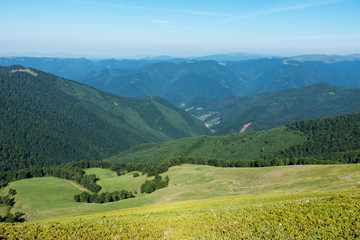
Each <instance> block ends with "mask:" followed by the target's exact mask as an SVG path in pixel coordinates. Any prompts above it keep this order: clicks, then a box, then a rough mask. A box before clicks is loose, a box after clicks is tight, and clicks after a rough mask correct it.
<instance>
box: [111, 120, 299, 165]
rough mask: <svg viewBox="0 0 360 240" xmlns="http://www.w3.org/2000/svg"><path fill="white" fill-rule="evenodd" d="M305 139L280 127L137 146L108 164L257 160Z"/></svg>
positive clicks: (113, 158)
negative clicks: (182, 158) (178, 159)
mask: <svg viewBox="0 0 360 240" xmlns="http://www.w3.org/2000/svg"><path fill="white" fill-rule="evenodd" d="M305 140H306V139H305V137H304V136H303V135H302V134H301V133H298V132H294V131H288V130H286V128H285V127H279V128H275V129H271V130H268V131H263V132H256V133H246V134H239V135H229V136H217V137H206V136H202V137H194V138H184V139H179V140H176V141H172V142H166V143H159V144H147V145H140V146H135V147H133V148H131V149H129V150H126V151H124V152H122V153H120V154H119V155H116V156H113V157H110V158H109V159H107V160H108V161H121V162H150V161H159V160H163V159H168V158H171V157H177V156H189V157H190V156H191V157H204V158H216V159H224V160H235V159H255V158H257V157H260V156H262V155H263V154H264V153H274V152H277V151H280V150H282V149H284V148H287V147H289V146H292V145H297V144H301V143H303V142H304V141H305Z"/></svg>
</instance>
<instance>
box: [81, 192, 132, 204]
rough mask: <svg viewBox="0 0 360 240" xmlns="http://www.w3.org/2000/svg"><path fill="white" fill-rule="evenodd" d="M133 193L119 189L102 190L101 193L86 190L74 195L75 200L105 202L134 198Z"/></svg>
mask: <svg viewBox="0 0 360 240" xmlns="http://www.w3.org/2000/svg"><path fill="white" fill-rule="evenodd" d="M134 197H135V195H134V194H133V193H132V192H129V191H126V190H121V191H115V192H103V193H101V194H96V193H93V194H90V193H88V192H82V193H80V194H76V195H75V196H74V200H75V201H76V202H83V203H107V202H116V201H120V200H123V199H128V198H134Z"/></svg>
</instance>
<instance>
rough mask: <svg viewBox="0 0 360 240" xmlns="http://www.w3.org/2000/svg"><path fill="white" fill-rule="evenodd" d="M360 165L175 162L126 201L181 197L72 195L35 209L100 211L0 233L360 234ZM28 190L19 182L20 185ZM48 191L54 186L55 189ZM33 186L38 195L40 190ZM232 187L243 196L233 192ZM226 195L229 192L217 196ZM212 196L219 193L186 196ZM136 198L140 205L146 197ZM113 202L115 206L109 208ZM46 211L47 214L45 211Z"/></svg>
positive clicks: (147, 235) (3, 228) (61, 213)
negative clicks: (165, 182)
mask: <svg viewBox="0 0 360 240" xmlns="http://www.w3.org/2000/svg"><path fill="white" fill-rule="evenodd" d="M93 171H98V170H96V169H95V170H93ZM359 173H360V165H332V166H330V165H328V166H288V167H271V168H252V169H244V168H243V169H224V168H214V167H209V166H193V165H184V166H179V167H174V168H172V169H171V170H170V171H169V172H168V173H167V174H168V175H169V176H170V179H171V185H170V186H169V187H168V188H165V189H162V190H158V191H157V192H154V193H152V194H149V195H147V196H146V197H145V196H143V197H142V198H141V197H137V198H135V199H130V200H124V201H120V202H123V203H127V206H126V207H131V206H134V204H132V201H140V200H142V201H143V202H142V205H145V204H146V199H147V198H149V199H157V201H153V203H155V202H158V203H159V202H169V201H174V199H172V198H173V197H176V196H177V197H179V196H181V198H180V199H179V198H178V201H177V202H173V203H166V204H160V205H151V206H143V207H138V208H131V209H124V210H118V209H119V208H121V207H124V206H120V202H116V203H108V204H103V205H100V206H99V205H96V204H85V203H83V204H80V203H73V206H67V207H66V206H65V205H63V206H60V207H59V208H58V209H56V207H55V206H53V207H52V208H51V209H47V210H46V209H41V211H33V213H36V214H39V216H41V213H46V216H47V218H49V215H51V217H52V218H57V217H60V216H66V214H65V215H64V213H67V214H68V216H69V215H72V216H75V215H81V214H86V213H87V214H89V213H95V212H99V213H98V214H96V215H88V216H81V217H75V218H67V219H55V220H48V221H41V222H30V223H21V224H12V225H9V224H0V237H4V238H7V237H13V236H16V237H20V238H21V237H25V234H26V236H27V237H46V238H59V237H60V238H63V237H75V236H76V237H83V238H89V237H90V236H91V238H94V237H95V238H98V237H99V238H104V237H105V236H106V238H109V239H114V238H115V239H121V238H127V239H128V238H145V239H146V238H152V239H153V238H162V239H163V238H166V239H184V238H191V237H192V238H205V237H207V238H217V237H220V236H221V237H223V238H229V239H230V238H234V237H243V238H249V237H251V238H256V239H257V238H259V239H260V238H261V239H263V238H280V239H284V238H289V237H293V238H310V237H311V238H313V237H317V238H322V239H323V238H347V239H349V238H351V239H355V238H356V236H358V234H359V224H358V221H357V220H356V219H357V218H358V213H359V211H360V209H359V203H360V192H359V187H360V186H359V180H360V179H359V176H360V174H359ZM103 174H104V175H108V174H110V173H109V172H108V173H105V172H104V173H103ZM30 180H32V181H36V179H30ZM38 180H43V179H38ZM27 181H28V180H26V181H24V180H22V181H19V182H15V183H17V184H18V186H17V187H18V188H21V186H22V185H23V186H24V185H27V184H28V183H27ZM284 183H285V184H284ZM33 184H36V182H34V183H33ZM41 185H42V184H41ZM221 185H223V187H221ZM27 186H29V185H27ZM59 186H60V185H57V187H59ZM75 188H76V187H75V186H73V189H75ZM345 189H348V190H345ZM34 190H35V191H36V188H34ZM23 191H24V190H20V193H21V192H23ZM49 193H54V194H55V193H56V190H54V191H53V192H49ZM171 193H172V194H171ZM211 193H212V194H211ZM27 194H29V193H27ZM32 194H33V195H35V194H36V192H33V193H32ZM232 194H235V195H237V196H229V195H232ZM239 195H240V196H239ZM219 196H226V197H221V198H214V197H219ZM22 197H26V194H22ZM209 197H211V198H212V199H207V200H191V201H179V200H185V199H190V198H192V199H194V198H197V199H203V198H209ZM52 198H56V197H55V196H54V197H52ZM17 201H20V199H19V200H18V199H17ZM64 201H65V200H64ZM147 203H149V202H147ZM17 204H18V203H17ZM69 204H70V202H69ZM137 204H138V206H139V202H138V203H137ZM135 206H136V204H135ZM111 209H113V210H115V209H116V211H112V212H104V211H106V210H111ZM44 216H45V214H44V215H43V219H44ZM35 219H36V218H32V220H35ZM38 219H41V217H40V218H38Z"/></svg>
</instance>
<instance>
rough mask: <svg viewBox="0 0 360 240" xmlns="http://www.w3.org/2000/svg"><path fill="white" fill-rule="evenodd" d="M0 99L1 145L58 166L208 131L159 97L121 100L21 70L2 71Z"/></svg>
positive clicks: (35, 71)
mask: <svg viewBox="0 0 360 240" xmlns="http://www.w3.org/2000/svg"><path fill="white" fill-rule="evenodd" d="M0 96H1V98H0V103H1V104H0V115H1V118H0V126H1V129H0V144H1V145H7V146H11V147H13V148H14V150H11V151H13V152H19V153H20V154H17V155H19V156H21V154H22V152H24V151H23V150H17V149H24V150H26V151H30V153H34V154H33V155H34V156H35V155H41V156H42V157H45V158H47V159H53V160H54V161H56V162H69V161H78V160H87V159H94V160H100V159H102V158H104V157H108V156H111V155H113V154H116V153H119V152H120V151H122V150H125V149H127V148H130V147H132V146H135V145H137V144H141V143H146V142H148V143H149V142H160V141H169V140H174V139H177V138H182V137H188V136H197V135H203V134H207V133H208V130H207V129H206V128H205V126H203V124H202V123H201V122H200V121H198V120H196V119H194V118H192V117H191V116H189V115H188V114H186V113H184V112H183V111H181V110H180V109H178V108H176V107H174V106H173V105H171V104H170V103H168V102H167V101H166V100H164V99H161V98H159V97H153V98H150V97H147V98H142V99H135V98H123V97H119V96H116V95H113V94H109V93H106V92H102V91H100V90H97V89H94V88H92V87H89V86H86V85H83V84H80V83H77V82H74V81H69V80H66V79H64V78H59V77H56V76H54V75H52V74H48V73H45V72H42V71H38V70H36V69H26V68H24V67H22V66H11V67H0ZM6 149H9V148H6ZM26 151H25V152H26ZM10 160H11V157H10ZM45 160H46V159H45ZM53 160H51V161H50V160H46V161H48V162H53ZM20 165H21V164H20Z"/></svg>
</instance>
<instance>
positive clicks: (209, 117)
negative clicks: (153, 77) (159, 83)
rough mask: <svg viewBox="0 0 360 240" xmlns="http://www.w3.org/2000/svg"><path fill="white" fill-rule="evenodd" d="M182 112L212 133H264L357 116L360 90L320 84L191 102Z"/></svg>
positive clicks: (184, 106) (359, 106) (359, 105)
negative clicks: (312, 121) (307, 122)
mask: <svg viewBox="0 0 360 240" xmlns="http://www.w3.org/2000/svg"><path fill="white" fill-rule="evenodd" d="M182 108H183V109H184V110H187V112H189V113H191V114H193V115H194V116H196V117H197V118H199V119H201V120H202V121H204V122H205V124H207V125H208V126H209V128H210V129H212V130H213V131H215V134H217V135H221V134H229V133H239V132H241V131H242V129H243V127H244V126H245V125H247V126H246V128H245V129H243V131H249V130H250V131H251V130H256V131H258V130H266V129H270V128H273V127H277V126H282V125H285V124H288V123H290V122H292V121H297V120H305V119H314V118H324V117H329V116H335V115H343V114H348V113H360V89H359V88H355V89H349V88H346V87H336V86H331V85H328V84H324V83H320V84H315V85H311V86H308V87H305V88H297V89H284V90H279V91H273V92H267V93H262V94H258V95H253V96H246V97H231V98H224V99H203V98H199V99H196V98H195V99H192V100H190V101H189V102H187V103H186V104H183V105H182Z"/></svg>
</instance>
